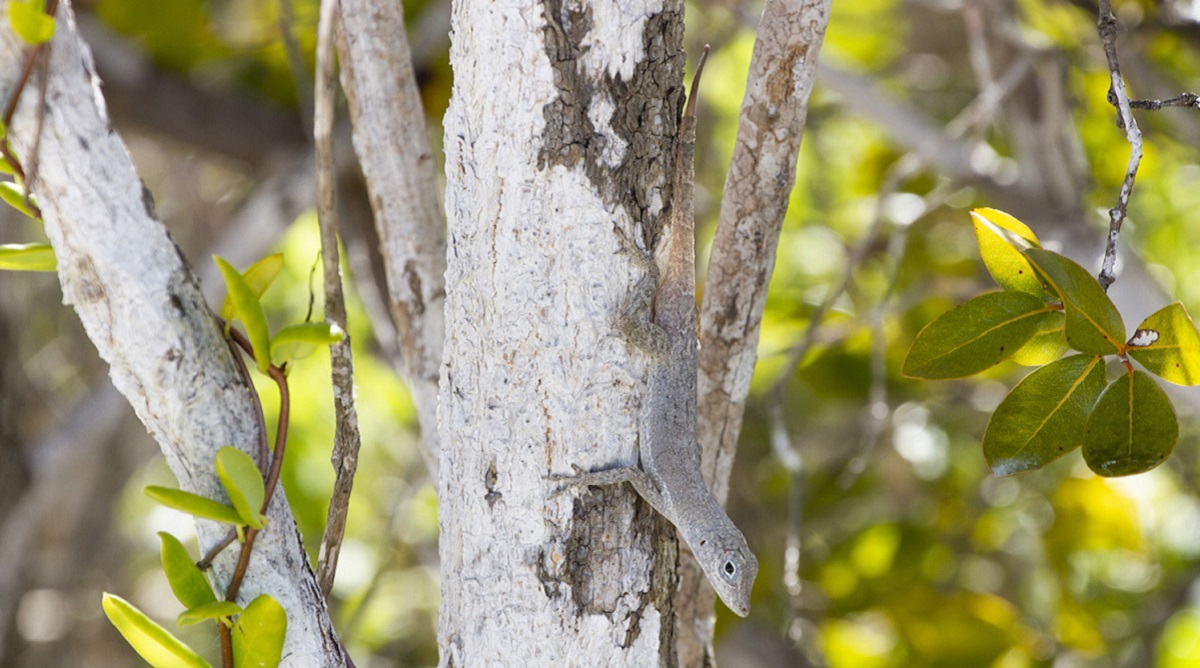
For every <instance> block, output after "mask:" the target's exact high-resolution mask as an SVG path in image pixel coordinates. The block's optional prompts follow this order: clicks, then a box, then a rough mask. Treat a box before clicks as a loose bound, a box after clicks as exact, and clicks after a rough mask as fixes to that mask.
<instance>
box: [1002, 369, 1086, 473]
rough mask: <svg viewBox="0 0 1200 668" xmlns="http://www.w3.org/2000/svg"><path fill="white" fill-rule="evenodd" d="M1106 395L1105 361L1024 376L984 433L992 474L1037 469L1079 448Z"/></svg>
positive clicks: (1046, 370) (1041, 370)
mask: <svg viewBox="0 0 1200 668" xmlns="http://www.w3.org/2000/svg"><path fill="white" fill-rule="evenodd" d="M1103 390H1104V358H1102V357H1093V356H1091V355H1072V356H1071V357H1065V358H1063V359H1061V360H1058V361H1057V362H1053V363H1051V364H1048V365H1046V366H1044V367H1042V368H1041V369H1038V370H1037V371H1034V372H1033V373H1031V374H1029V375H1028V376H1026V377H1025V378H1024V380H1022V381H1021V382H1019V383H1017V386H1016V387H1014V388H1013V389H1012V392H1009V393H1008V396H1007V397H1005V398H1004V401H1001V402H1000V405H999V406H997V407H996V412H995V413H993V414H992V419H991V420H990V421H989V422H988V426H987V432H985V433H984V436H983V456H984V457H985V458H986V459H987V462H988V466H990V467H991V469H992V473H994V474H996V475H998V476H1004V475H1012V474H1014V473H1020V472H1021V471H1028V470H1031V469H1038V468H1041V467H1043V466H1045V465H1046V464H1048V463H1050V462H1052V461H1054V460H1055V459H1058V458H1059V457H1061V456H1063V455H1064V454H1066V453H1068V452H1070V451H1071V450H1074V449H1075V448H1077V447H1079V444H1080V443H1081V442H1082V441H1083V427H1084V425H1085V424H1086V423H1087V417H1088V413H1089V412H1091V410H1092V405H1093V404H1094V403H1095V402H1096V397H1098V396H1100V392H1101V391H1103Z"/></svg>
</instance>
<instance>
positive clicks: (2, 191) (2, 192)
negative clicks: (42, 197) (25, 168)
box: [0, 181, 41, 220]
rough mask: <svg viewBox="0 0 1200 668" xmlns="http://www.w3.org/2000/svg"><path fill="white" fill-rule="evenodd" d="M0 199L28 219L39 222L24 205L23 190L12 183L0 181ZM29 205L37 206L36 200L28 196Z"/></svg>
mask: <svg viewBox="0 0 1200 668" xmlns="http://www.w3.org/2000/svg"><path fill="white" fill-rule="evenodd" d="M0 199H2V200H4V203H5V204H7V205H9V206H11V207H12V208H14V209H16V210H17V211H20V212H21V213H23V214H25V215H26V216H28V217H29V218H32V219H34V220H41V219H40V218H38V217H37V216H35V215H33V211H30V210H29V207H28V206H26V205H25V189H24V188H22V187H21V186H19V185H17V184H15V183H13V182H12V181H0ZM29 203H30V204H33V205H34V206H37V199H36V198H35V197H34V196H33V195H30V196H29Z"/></svg>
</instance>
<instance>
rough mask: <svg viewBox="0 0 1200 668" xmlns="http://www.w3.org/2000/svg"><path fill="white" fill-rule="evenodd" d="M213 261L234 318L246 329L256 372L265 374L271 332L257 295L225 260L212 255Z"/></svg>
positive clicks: (267, 366)
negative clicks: (218, 271)
mask: <svg viewBox="0 0 1200 668" xmlns="http://www.w3.org/2000/svg"><path fill="white" fill-rule="evenodd" d="M213 260H214V261H215V262H216V263H217V267H218V268H219V269H220V270H221V276H222V277H223V278H224V279H225V288H226V289H227V290H228V291H229V298H230V300H231V301H232V302H233V311H234V314H235V316H234V317H236V318H237V319H238V320H241V321H242V324H243V325H245V327H246V336H247V337H248V338H249V339H250V347H251V349H253V350H254V359H255V362H256V363H257V365H258V370H259V371H261V372H263V373H266V372H267V369H268V368H269V367H270V366H271V331H270V330H269V329H268V328H267V316H266V314H265V313H263V307H262V304H261V303H259V301H258V295H256V294H254V290H253V289H252V288H251V287H250V285H249V284H247V283H246V280H245V279H244V278H242V275H241V274H240V273H238V270H237V269H234V268H233V265H231V264H229V263H228V262H226V261H225V258H223V257H221V256H219V255H214V256H213Z"/></svg>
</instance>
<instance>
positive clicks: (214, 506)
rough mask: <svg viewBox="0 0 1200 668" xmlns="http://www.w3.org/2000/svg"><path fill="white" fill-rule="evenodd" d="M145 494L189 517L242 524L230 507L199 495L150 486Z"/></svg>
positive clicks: (236, 513)
mask: <svg viewBox="0 0 1200 668" xmlns="http://www.w3.org/2000/svg"><path fill="white" fill-rule="evenodd" d="M145 492H146V496H148V497H150V498H151V499H154V500H155V501H157V502H158V503H161V504H162V505H164V506H166V507H168V508H174V509H175V510H179V511H182V512H185V513H187V514H189V515H195V516H196V517H203V518H204V519H209V520H215V521H217V522H227V523H229V524H242V518H241V516H240V515H238V512H237V511H236V510H234V509H233V508H232V507H230V506H227V505H225V504H223V503H218V502H216V501H213V500H212V499H206V498H204V497H203V496H200V495H199V494H192V493H191V492H185V491H183V490H182V489H173V488H171V487H159V486H158V485H150V486H149V487H147V488H146V489H145Z"/></svg>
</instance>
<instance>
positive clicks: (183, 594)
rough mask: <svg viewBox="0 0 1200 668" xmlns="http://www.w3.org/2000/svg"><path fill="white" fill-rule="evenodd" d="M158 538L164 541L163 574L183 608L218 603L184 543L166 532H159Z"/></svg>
mask: <svg viewBox="0 0 1200 668" xmlns="http://www.w3.org/2000/svg"><path fill="white" fill-rule="evenodd" d="M158 538H159V540H161V541H162V566H163V572H165V573H166V574H167V582H168V583H170V585H171V591H172V592H174V593H175V598H177V599H179V602H180V603H182V604H183V607H185V608H195V607H197V606H201V605H206V604H208V603H214V602H216V600H217V596H216V594H214V593H213V590H212V587H211V586H209V584H208V580H205V579H204V574H203V573H201V572H200V569H199V568H198V567H197V566H196V562H194V561H192V557H191V556H190V555H188V553H187V549H186V548H184V547H183V543H181V542H179V539H178V538H176V537H175V536H172V535H171V534H169V533H167V532H165V531H160V532H158Z"/></svg>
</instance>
